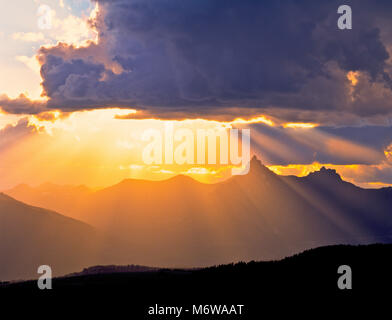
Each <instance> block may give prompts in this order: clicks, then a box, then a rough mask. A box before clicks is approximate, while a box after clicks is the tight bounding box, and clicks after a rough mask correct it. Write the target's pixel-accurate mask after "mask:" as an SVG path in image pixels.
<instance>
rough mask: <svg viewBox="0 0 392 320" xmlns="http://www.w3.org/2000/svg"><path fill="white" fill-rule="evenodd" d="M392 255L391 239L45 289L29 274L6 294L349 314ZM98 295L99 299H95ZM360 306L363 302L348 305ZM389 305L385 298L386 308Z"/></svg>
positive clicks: (114, 310) (380, 281)
mask: <svg viewBox="0 0 392 320" xmlns="http://www.w3.org/2000/svg"><path fill="white" fill-rule="evenodd" d="M391 255H392V245H385V244H375V245H367V246H343V245H339V246H327V247H321V248H317V249H313V250H309V251H305V252H303V253H300V254H298V255H295V256H292V257H289V258H285V259H283V260H280V261H271V262H249V263H237V264H230V265H222V266H217V267H210V268H205V269H199V270H189V269H188V270H186V269H183V270H180V269H177V270H169V269H160V270H156V271H149V272H148V271H147V270H144V269H143V271H142V272H119V273H106V271H105V270H104V269H101V270H100V272H99V273H98V274H85V275H79V276H68V277H62V278H56V279H54V281H53V289H52V290H51V291H48V290H47V291H40V290H38V288H37V285H36V282H35V281H29V282H22V283H13V284H3V285H1V286H0V294H6V295H7V296H8V297H9V296H13V293H15V294H16V295H15V296H17V297H18V299H22V297H23V296H24V294H25V293H27V294H28V298H29V299H32V298H33V297H37V298H38V301H40V302H45V304H46V305H47V306H48V307H49V306H50V307H54V306H56V307H64V306H63V303H64V301H65V300H66V301H67V306H68V307H69V308H73V307H74V306H75V305H74V303H76V305H80V304H81V305H82V307H83V308H85V311H86V313H89V314H90V313H91V312H92V313H99V312H104V311H105V312H109V313H110V314H111V316H112V317H113V318H117V317H116V316H119V315H121V317H130V318H132V319H149V316H148V315H147V313H148V310H149V307H151V306H155V305H156V304H158V305H160V306H178V307H183V309H184V310H189V312H187V313H186V314H183V316H181V319H184V318H192V319H193V318H194V319H226V318H225V317H221V316H220V317H218V316H215V317H211V315H210V317H206V315H204V316H203V315H201V316H200V315H192V310H193V308H194V307H193V306H194V305H195V306H196V307H197V308H198V307H199V306H200V305H203V308H204V305H208V306H211V305H221V304H223V305H230V306H231V305H233V304H234V305H239V304H241V305H244V307H243V312H244V314H243V316H241V317H240V316H238V315H237V317H230V319H259V318H260V317H261V316H262V315H265V312H266V311H267V310H269V311H273V312H274V313H275V314H276V315H277V316H278V315H279V314H281V313H283V312H284V311H287V310H284V309H285V308H289V306H290V308H293V309H289V310H290V311H291V312H295V311H298V310H307V311H308V312H309V311H310V310H311V309H310V308H311V305H313V306H314V305H317V306H319V307H320V309H319V310H318V312H319V313H320V312H321V313H323V314H324V313H326V312H331V310H332V309H331V308H332V307H334V306H335V305H340V306H343V309H341V310H336V312H339V314H340V315H341V314H342V312H349V313H354V312H357V311H358V310H361V308H362V307H363V306H361V305H360V304H359V301H367V303H369V302H370V299H371V298H375V297H378V296H382V295H383V292H386V291H388V290H389V289H390V288H391V286H392V260H391V259H390V256H391ZM340 265H349V266H350V267H351V269H352V289H351V290H340V289H338V286H337V281H338V278H339V277H340V274H338V272H337V271H338V267H339V266H340ZM101 268H102V267H101ZM110 268H113V266H111V267H110ZM63 298H64V299H63ZM90 299H91V301H94V302H93V304H89V303H88V302H87V301H90ZM18 301H19V300H18ZM353 305H354V306H355V308H356V309H352V310H350V309H347V308H351V307H352V306H353ZM92 306H94V307H93V308H91V307H92ZM382 306H383V305H382V301H379V305H378V308H379V310H381V307H382ZM89 308H90V309H89ZM208 308H209V307H208ZM208 308H207V309H208ZM87 309H88V310H87ZM184 312H185V311H184ZM319 313H318V314H319ZM153 318H154V317H153ZM174 318H175V317H174V316H171V317H156V319H174Z"/></svg>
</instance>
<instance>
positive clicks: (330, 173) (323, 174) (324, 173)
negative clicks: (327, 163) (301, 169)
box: [308, 167, 342, 180]
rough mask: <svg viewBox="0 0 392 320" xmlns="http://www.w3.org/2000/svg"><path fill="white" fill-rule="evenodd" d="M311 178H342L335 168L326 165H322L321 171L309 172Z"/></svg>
mask: <svg viewBox="0 0 392 320" xmlns="http://www.w3.org/2000/svg"><path fill="white" fill-rule="evenodd" d="M308 177H310V178H321V179H335V180H342V178H341V177H340V175H339V174H338V173H337V172H336V170H335V169H328V168H326V167H322V168H321V169H320V170H319V171H314V172H311V173H309V174H308Z"/></svg>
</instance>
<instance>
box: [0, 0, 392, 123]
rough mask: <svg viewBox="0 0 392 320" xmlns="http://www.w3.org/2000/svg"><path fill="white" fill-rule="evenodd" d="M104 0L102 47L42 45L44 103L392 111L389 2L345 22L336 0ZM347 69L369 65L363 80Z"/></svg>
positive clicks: (355, 5) (183, 109)
mask: <svg viewBox="0 0 392 320" xmlns="http://www.w3.org/2000/svg"><path fill="white" fill-rule="evenodd" d="M97 2H98V3H99V4H100V8H101V11H100V13H99V15H98V18H97V20H96V21H94V22H93V23H94V25H95V27H96V28H97V30H98V31H99V37H100V42H99V44H98V45H97V44H94V43H91V44H90V45H89V46H88V47H86V48H76V47H72V46H67V45H64V44H59V45H57V46H55V47H53V48H42V49H41V51H40V61H41V63H42V69H41V74H42V77H43V79H44V80H43V88H44V91H45V93H46V94H47V95H48V97H49V98H50V100H49V102H48V104H47V107H48V108H59V109H66V110H76V109H84V108H99V107H107V106H120V107H121V106H124V107H135V108H141V109H145V110H147V112H149V113H151V114H154V115H157V116H159V115H161V116H162V115H164V114H165V113H167V112H169V113H181V114H183V113H187V112H190V113H192V114H195V113H199V114H201V115H202V114H211V113H213V114H219V113H220V112H222V111H219V110H227V108H237V110H238V115H240V114H241V110H242V109H241V108H246V109H247V110H249V109H250V108H254V109H259V110H263V112H266V113H269V111H270V110H277V109H286V110H297V111H304V110H305V111H307V110H308V111H317V112H331V111H339V112H345V113H348V114H356V115H359V116H360V117H368V116H374V115H379V114H382V115H386V114H389V113H390V112H391V110H392V102H391V101H392V99H391V98H392V93H391V83H392V82H391V80H390V75H389V68H390V66H389V65H388V59H389V54H388V51H387V47H388V45H390V44H391V41H390V40H391V39H388V37H387V36H388V35H389V34H390V32H389V31H388V30H389V29H390V26H389V24H390V22H388V21H387V16H386V14H385V12H388V11H389V12H392V4H391V3H390V2H389V1H377V4H375V3H374V2H373V1H367V0H358V1H346V2H345V4H349V5H351V6H352V9H353V17H354V21H353V29H352V30H345V31H342V30H339V29H338V28H337V25H336V22H337V18H338V14H337V8H338V6H339V5H341V4H342V3H341V1H335V0H334V1H311V0H284V1H260V0H241V1H240V0H187V1H184V0H132V1H130V0H112V1H109V0H98V1H97ZM388 23H389V24H388ZM384 29H385V30H386V32H385V33H384V34H383V33H382V30H384ZM350 70H354V71H360V72H361V76H360V77H361V79H360V81H359V84H358V85H357V86H356V87H355V88H350V86H349V82H348V80H347V78H346V74H347V72H348V71H350ZM0 105H1V106H3V103H2V102H1V101H0ZM5 108H7V110H10V109H12V108H10V107H9V106H8V105H7V106H6V107H4V106H3V109H5ZM15 110H18V108H16V107H15ZM211 110H214V111H211ZM16 112H18V111H16ZM255 113H257V112H255Z"/></svg>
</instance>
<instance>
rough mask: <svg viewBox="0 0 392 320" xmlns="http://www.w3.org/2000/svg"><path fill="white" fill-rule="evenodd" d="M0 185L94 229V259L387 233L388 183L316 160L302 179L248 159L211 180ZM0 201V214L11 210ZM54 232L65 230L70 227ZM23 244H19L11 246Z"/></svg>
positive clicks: (181, 256) (266, 251)
mask: <svg viewBox="0 0 392 320" xmlns="http://www.w3.org/2000/svg"><path fill="white" fill-rule="evenodd" d="M5 193H6V194H8V195H9V196H12V197H13V198H15V199H17V200H19V201H23V202H26V203H29V204H32V205H35V206H39V207H45V208H49V209H51V210H55V211H58V212H60V213H61V214H63V215H64V216H67V217H69V218H65V217H63V219H69V220H70V221H73V222H74V223H77V224H78V225H79V224H80V225H81V226H82V225H83V226H85V227H86V228H88V226H86V224H88V225H90V226H92V227H93V228H94V230H95V232H96V233H97V234H98V235H99V237H98V238H99V240H96V239H97V238H93V237H88V238H89V239H91V241H90V242H93V243H92V246H93V247H94V250H90V251H92V252H94V253H97V252H98V254H94V259H95V260H94V262H95V264H99V263H100V264H130V263H132V264H138V265H149V266H159V267H201V266H208V265H214V264H221V263H229V262H233V261H240V260H242V261H249V260H270V259H280V258H283V257H285V256H288V255H291V254H293V253H296V252H299V251H302V250H305V249H309V248H313V247H318V246H323V245H330V244H367V243H375V242H383V243H389V242H391V240H392V213H391V210H390V208H391V207H392V188H382V189H377V190H375V189H361V188H359V187H357V186H355V185H353V184H351V183H348V182H346V181H343V180H342V179H341V177H340V176H339V175H338V174H337V173H336V171H334V170H331V169H325V168H322V169H321V170H320V171H317V172H313V173H311V174H309V175H308V176H306V177H295V176H279V175H277V174H275V173H273V172H272V171H270V170H269V169H268V168H267V167H265V166H264V165H262V163H261V162H260V161H259V160H258V159H257V158H255V157H254V158H253V159H252V160H251V169H250V172H249V173H248V174H247V175H244V176H233V177H232V178H230V179H228V180H226V181H224V182H220V183H216V184H202V183H200V182H197V181H195V180H193V179H191V178H189V177H187V176H181V175H180V176H176V177H174V178H171V179H168V180H164V181H145V180H132V179H127V180H124V181H122V182H120V183H119V184H116V185H114V186H111V187H108V188H104V189H101V190H97V191H94V190H90V189H88V188H86V187H59V186H56V187H54V186H52V185H48V184H47V185H43V186H40V187H37V188H32V187H28V186H25V185H24V186H23V185H22V186H18V187H16V188H14V189H11V190H8V191H5ZM2 197H3V198H4V197H6V196H5V195H3V196H2ZM1 201H3V200H1ZM8 201H11V200H8ZM13 201H15V200H13ZM15 202H16V201H15ZM18 204H19V202H18ZM20 205H23V204H20ZM0 208H1V209H0V211H1V214H2V216H4V215H7V214H8V215H11V214H10V212H4V209H3V207H2V206H0ZM26 208H32V207H29V206H26ZM29 210H30V209H29ZM35 210H38V209H35ZM40 210H43V209H40ZM2 219H5V218H2ZM71 219H78V220H80V221H83V223H82V222H76V221H75V220H71ZM67 221H68V220H67ZM29 225H30V222H29V223H26V222H23V223H22V222H20V223H19V225H18V224H15V225H13V227H12V228H10V229H9V230H8V232H14V233H15V234H16V235H17V236H15V238H16V239H20V240H18V241H22V239H24V236H23V232H24V230H25V229H29ZM56 227H58V226H56ZM37 232H38V230H37ZM62 232H63V233H64V235H65V234H66V233H67V232H69V237H70V238H73V237H74V234H77V233H76V232H75V231H73V230H67V229H66V228H64V229H63V231H62ZM81 233H82V234H83V233H85V232H84V231H82V232H81ZM86 234H87V232H86ZM2 237H3V236H2V235H0V238H2ZM64 237H65V238H67V236H66V235H65V236H64ZM93 239H94V240H93ZM0 240H1V239H0ZM2 243H3V241H2ZM2 247H4V244H3V245H2ZM27 248H28V246H27V247H26V248H25V247H24V246H22V245H21V246H20V250H21V252H23V251H24V250H28V249H27ZM3 250H4V249H2V251H1V252H0V254H1V256H2V257H3V256H4V255H3V253H4V251H3ZM89 256H91V254H89ZM7 264H8V263H7ZM90 265H91V264H90ZM80 266H81V267H86V266H88V264H83V263H80ZM67 271H68V272H72V271H75V269H73V270H71V269H69V270H67ZM1 276H2V274H1V273H0V279H1Z"/></svg>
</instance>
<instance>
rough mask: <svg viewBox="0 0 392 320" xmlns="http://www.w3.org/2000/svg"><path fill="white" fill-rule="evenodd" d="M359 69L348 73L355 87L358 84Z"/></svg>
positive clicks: (348, 77)
mask: <svg viewBox="0 0 392 320" xmlns="http://www.w3.org/2000/svg"><path fill="white" fill-rule="evenodd" d="M358 77H359V71H349V72H348V73H347V79H348V80H349V81H350V83H351V85H352V86H353V87H355V86H356V85H357V84H358Z"/></svg>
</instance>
